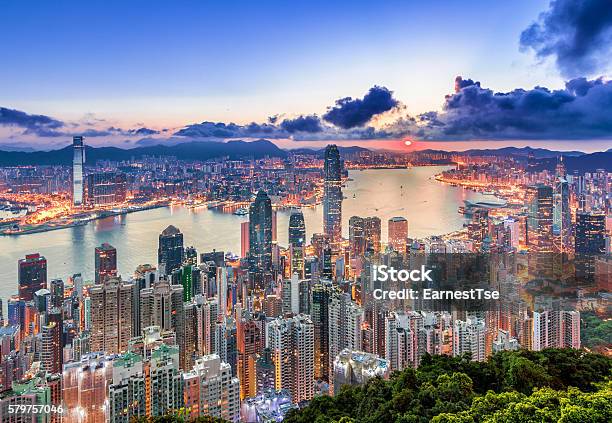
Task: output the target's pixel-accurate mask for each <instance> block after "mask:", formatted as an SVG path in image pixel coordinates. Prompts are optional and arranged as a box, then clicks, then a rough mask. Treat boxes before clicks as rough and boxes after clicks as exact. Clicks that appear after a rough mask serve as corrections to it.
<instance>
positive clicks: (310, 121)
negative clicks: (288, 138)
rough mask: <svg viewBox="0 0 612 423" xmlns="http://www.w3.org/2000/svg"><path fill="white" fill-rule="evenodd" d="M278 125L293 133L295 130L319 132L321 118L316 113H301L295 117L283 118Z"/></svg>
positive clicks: (321, 128) (320, 129) (321, 129)
mask: <svg viewBox="0 0 612 423" xmlns="http://www.w3.org/2000/svg"><path fill="white" fill-rule="evenodd" d="M280 127H281V128H282V129H284V130H285V131H287V132H289V133H291V134H293V133H295V132H310V133H315V132H321V131H323V127H322V126H321V119H319V117H318V116H317V115H306V116H304V115H302V116H298V117H296V118H295V119H285V120H283V121H282V122H281V124H280Z"/></svg>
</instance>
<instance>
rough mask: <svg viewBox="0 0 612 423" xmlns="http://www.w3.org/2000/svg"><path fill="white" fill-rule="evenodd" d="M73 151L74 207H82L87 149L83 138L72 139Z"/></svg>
mask: <svg viewBox="0 0 612 423" xmlns="http://www.w3.org/2000/svg"><path fill="white" fill-rule="evenodd" d="M72 149H73V151H74V155H73V159H72V205H73V206H74V207H81V206H82V205H83V198H84V192H85V190H84V171H83V166H84V165H85V147H84V145H83V137H81V136H75V137H72Z"/></svg>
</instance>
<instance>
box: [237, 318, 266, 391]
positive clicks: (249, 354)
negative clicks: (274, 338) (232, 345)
mask: <svg viewBox="0 0 612 423" xmlns="http://www.w3.org/2000/svg"><path fill="white" fill-rule="evenodd" d="M236 323H237V325H236V335H237V347H238V371H237V373H238V378H239V380H240V399H244V398H249V397H254V396H255V395H257V379H256V377H257V374H256V373H257V370H256V363H257V357H258V354H259V352H260V351H261V349H262V347H263V339H262V338H263V337H262V334H261V330H260V328H259V326H258V325H257V324H256V322H255V321H253V320H251V319H246V318H240V319H238V320H237V322H236Z"/></svg>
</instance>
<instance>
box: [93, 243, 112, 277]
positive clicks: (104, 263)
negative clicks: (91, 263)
mask: <svg viewBox="0 0 612 423" xmlns="http://www.w3.org/2000/svg"><path fill="white" fill-rule="evenodd" d="M95 265H96V270H95V271H96V273H95V275H94V276H95V282H96V284H99V283H102V282H103V281H104V279H106V278H109V277H113V276H117V250H116V249H115V247H113V246H112V245H110V244H109V243H107V242H105V243H104V244H102V245H100V246H99V247H96V249H95Z"/></svg>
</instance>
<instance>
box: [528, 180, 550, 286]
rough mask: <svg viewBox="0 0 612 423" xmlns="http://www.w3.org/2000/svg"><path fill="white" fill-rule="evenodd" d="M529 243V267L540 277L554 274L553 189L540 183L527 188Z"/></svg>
mask: <svg viewBox="0 0 612 423" xmlns="http://www.w3.org/2000/svg"><path fill="white" fill-rule="evenodd" d="M525 200H526V205H527V213H528V216H527V241H528V242H527V244H528V246H529V252H530V254H529V260H530V262H529V268H530V270H531V271H532V272H533V273H534V276H538V277H550V276H552V272H553V266H554V264H553V263H554V260H553V251H554V249H553V189H552V187H550V186H548V185H543V184H538V185H534V186H530V187H528V188H527V193H526V198H525Z"/></svg>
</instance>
